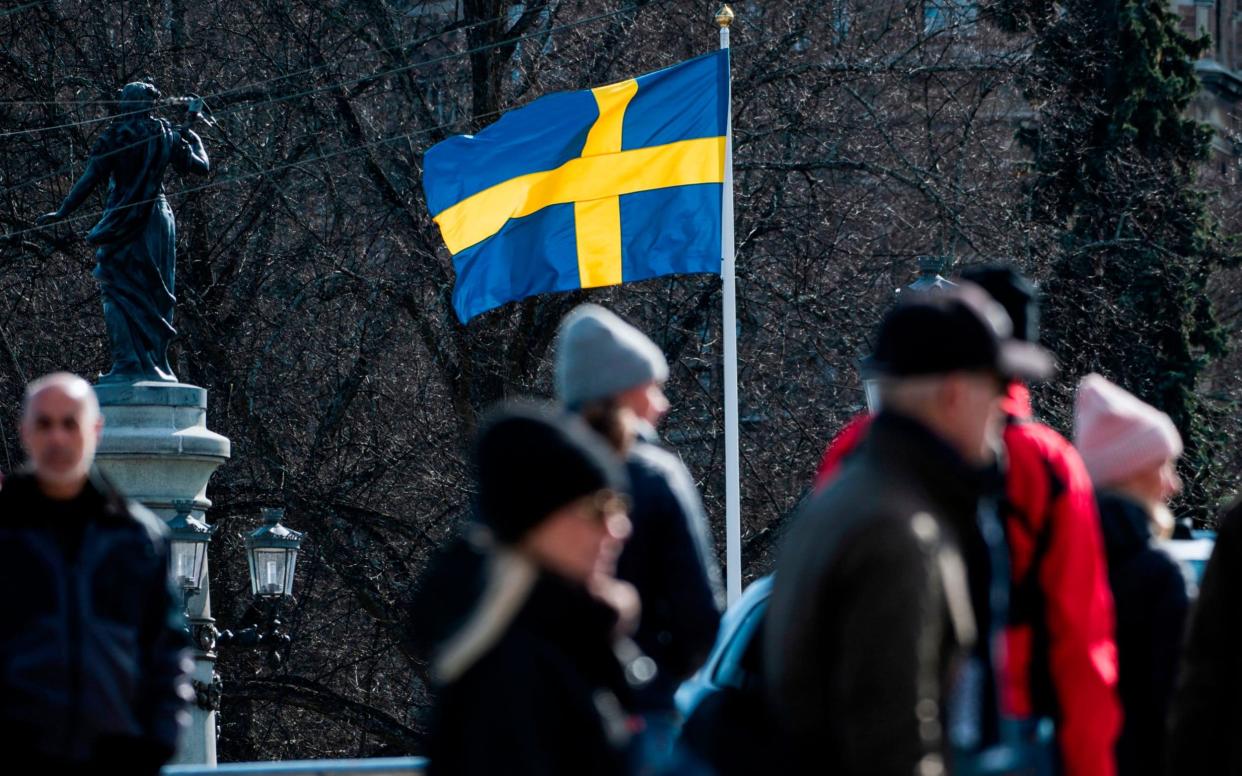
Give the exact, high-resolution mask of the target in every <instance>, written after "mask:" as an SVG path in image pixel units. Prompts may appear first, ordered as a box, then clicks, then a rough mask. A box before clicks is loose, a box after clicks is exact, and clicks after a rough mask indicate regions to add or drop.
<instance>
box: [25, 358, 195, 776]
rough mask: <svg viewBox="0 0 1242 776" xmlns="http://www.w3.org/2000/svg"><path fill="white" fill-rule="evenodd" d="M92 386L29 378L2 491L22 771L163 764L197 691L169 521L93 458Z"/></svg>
mask: <svg viewBox="0 0 1242 776" xmlns="http://www.w3.org/2000/svg"><path fill="white" fill-rule="evenodd" d="M102 431H103V419H102V417H101V416H100V412H99V402H98V400H97V399H96V398H95V392H94V389H92V388H91V386H90V384H89V383H87V382H86V381H85V380H83V379H82V378H80V377H77V376H75V375H71V374H66V373H57V374H52V375H48V376H47V377H43V378H40V379H38V380H36V381H34V382H33V383H31V384H30V385H29V386H28V387H27V389H26V397H25V401H24V402H23V406H22V418H21V439H22V446H23V447H24V448H25V450H26V454H27V457H28V459H29V462H28V464H27V465H26V466H25V467H24V468H23V469H21V470H19V471H17V472H15V473H14V474H13V475H11V476H10V477H8V478H7V479H5V481H4V485H3V488H0V752H3V753H4V756H5V759H6V760H8V761H10V762H16V763H22V764H25V765H26V768H27V769H26V770H25V771H23V772H30V773H36V772H38V773H43V772H48V773H59V772H61V771H64V772H68V769H69V768H80V767H82V766H112V767H115V768H116V769H118V770H117V772H121V773H126V774H152V775H153V774H157V773H158V772H159V769H160V767H161V766H162V765H163V764H164V763H165V762H167V761H168V759H169V758H170V757H171V756H172V754H173V752H174V750H175V747H176V743H177V735H178V733H179V731H180V729H181V728H182V727H183V726H184V723H185V716H186V711H185V704H186V701H187V700H188V699H189V698H190V697H191V696H192V693H191V690H190V688H189V681H188V673H189V671H190V670H191V669H192V668H193V664H192V663H190V662H189V656H188V653H187V652H186V651H185V648H184V647H185V644H186V632H185V624H184V613H183V608H182V604H181V600H180V596H179V594H178V593H177V592H176V590H175V589H174V588H173V587H172V585H171V582H170V579H169V575H168V540H167V538H166V530H165V527H164V524H163V522H162V521H160V520H159V518H157V517H155V515H153V514H151V513H150V512H148V511H147V510H146V509H144V508H143V507H141V506H139V505H138V504H136V503H133V502H130V501H128V500H126V499H125V498H124V497H123V496H121V494H120V493H118V492H117V490H116V489H115V488H114V487H113V486H112V485H111V484H110V483H109V482H108V481H107V480H106V479H105V478H104V477H103V476H102V475H101V474H100V473H99V471H98V470H97V469H95V468H94V467H93V463H94V459H95V448H96V447H97V446H98V444H99V437H100V434H101V433H102Z"/></svg>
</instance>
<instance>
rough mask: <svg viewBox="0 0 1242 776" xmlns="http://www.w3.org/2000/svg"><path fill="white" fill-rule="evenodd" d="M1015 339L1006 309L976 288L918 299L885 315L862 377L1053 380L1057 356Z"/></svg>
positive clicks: (969, 286)
mask: <svg viewBox="0 0 1242 776" xmlns="http://www.w3.org/2000/svg"><path fill="white" fill-rule="evenodd" d="M1012 334H1013V324H1012V322H1011V321H1010V320H1009V316H1008V315H1006V314H1005V309H1004V308H1003V307H1002V306H1001V305H1000V304H999V303H998V302H996V301H995V300H994V299H992V298H991V297H990V296H988V294H987V293H986V292H984V291H983V289H981V288H979V287H978V286H976V285H974V284H973V283H963V284H962V285H960V286H958V287H957V288H954V289H948V290H943V291H936V292H933V293H926V294H919V295H917V296H912V297H909V298H907V299H906V300H905V301H904V302H903V303H901V304H898V305H897V306H896V307H894V308H893V309H892V310H890V311H889V312H888V314H887V315H886V316H884V320H883V321H882V322H881V323H880V331H879V334H878V335H877V336H876V343H875V350H874V352H873V353H872V354H871V355H870V356H868V357H867V358H865V359H863V363H862V368H863V374H864V376H866V377H868V378H873V377H916V376H921V375H937V374H947V373H949V372H962V371H977V370H978V371H993V372H996V373H997V374H998V375H1000V376H1002V377H1007V378H1011V379H1013V378H1016V379H1020V380H1025V381H1029V382H1035V381H1038V380H1043V379H1045V378H1047V377H1049V376H1051V375H1052V373H1053V371H1054V370H1055V362H1054V361H1053V358H1052V355H1051V354H1050V353H1049V352H1048V351H1046V350H1044V349H1043V348H1041V347H1039V346H1038V345H1036V344H1034V343H1031V342H1024V341H1022V340H1019V339H1015V338H1014V337H1013V336H1012Z"/></svg>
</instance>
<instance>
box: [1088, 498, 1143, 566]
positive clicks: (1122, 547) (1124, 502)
mask: <svg viewBox="0 0 1242 776" xmlns="http://www.w3.org/2000/svg"><path fill="white" fill-rule="evenodd" d="M1096 499H1097V501H1099V505H1100V524H1101V527H1102V528H1103V533H1104V544H1105V546H1106V547H1107V549H1108V551H1109V554H1110V555H1113V556H1115V557H1126V556H1128V555H1130V554H1133V553H1135V552H1138V551H1140V550H1142V549H1143V548H1145V547H1147V546H1148V545H1150V544H1151V542H1152V532H1151V521H1150V518H1149V517H1148V515H1147V510H1146V509H1144V508H1143V506H1142V505H1141V504H1139V503H1138V502H1137V501H1134V500H1133V499H1131V498H1129V497H1128V496H1124V495H1122V494H1120V493H1117V492H1115V491H1109V490H1103V491H1100V492H1099V493H1098V494H1097V496H1096Z"/></svg>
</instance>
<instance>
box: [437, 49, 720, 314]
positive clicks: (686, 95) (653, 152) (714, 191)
mask: <svg viewBox="0 0 1242 776" xmlns="http://www.w3.org/2000/svg"><path fill="white" fill-rule="evenodd" d="M728 68H729V60H728V51H717V52H713V53H711V54H707V55H705V56H701V57H697V58H695V59H691V60H689V61H686V62H683V63H681V64H679V65H675V66H673V67H670V68H666V69H664V70H658V71H656V72H654V73H648V74H647V75H642V76H639V77H638V78H631V79H629V80H628V81H621V82H620V83H615V84H610V85H608V86H600V87H598V88H595V89H591V90H586V91H579V92H562V93H557V94H550V95H547V96H545V97H542V98H540V99H538V100H535V101H534V102H532V103H530V104H529V105H526V106H524V107H522V108H519V109H517V110H514V111H511V112H509V113H507V114H505V115H504V116H502V117H501V118H500V120H499V121H497V122H496V123H495V124H492V125H491V126H489V127H487V128H485V129H484V130H482V131H481V132H479V133H478V134H477V135H459V136H457V137H452V138H449V139H448V140H445V141H444V142H442V143H439V144H437V145H435V146H434V147H432V148H431V149H429V150H428V151H427V153H426V155H425V156H424V159H423V188H424V190H425V191H426V194H427V206H428V208H429V209H430V210H431V213H432V216H433V217H434V219H435V222H436V224H438V225H439V227H440V232H441V234H442V235H443V236H444V242H445V244H446V245H447V246H448V249H449V252H450V253H452V254H453V264H454V266H455V268H456V270H457V286H456V288H455V289H454V291H453V306H454V307H455V308H456V310H457V316H458V317H459V318H460V319H461V320H462V321H463V322H465V321H468V320H469V319H470V318H472V317H474V316H475V315H478V314H479V313H482V312H485V311H487V310H490V309H492V308H494V307H497V306H499V305H502V304H504V303H505V302H510V301H514V300H517V299H522V298H525V297H527V296H531V295H533V294H540V293H544V292H547V291H568V290H572V289H575V288H594V287H597V286H609V285H615V284H617V283H625V282H629V281H633V280H643V279H646V278H652V277H657V276H659V275H669V274H674V273H690V272H712V273H719V272H720V257H721V250H720V249H721V243H720V240H721V237H720V207H721V196H722V182H723V180H724V159H725V133H726V131H727V129H726V127H727V123H726V122H727V119H728V100H729V70H728Z"/></svg>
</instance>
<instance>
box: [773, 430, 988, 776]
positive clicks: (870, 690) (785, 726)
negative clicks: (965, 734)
mask: <svg viewBox="0 0 1242 776" xmlns="http://www.w3.org/2000/svg"><path fill="white" fill-rule="evenodd" d="M981 480H982V478H981V477H980V476H979V475H978V473H976V472H974V471H973V470H971V469H970V468H969V467H967V466H966V464H965V463H964V462H963V461H962V459H961V458H960V457H959V456H958V455H957V454H956V453H954V452H953V451H952V450H951V449H950V448H949V447H947V446H946V445H945V444H944V443H943V442H941V441H940V440H939V439H938V438H937V437H935V436H933V435H932V434H931V433H930V432H929V431H927V430H926V429H925V428H924V427H923V426H921V425H919V424H917V423H915V422H914V421H912V420H908V419H906V418H903V417H900V416H897V415H894V414H891V413H881V414H880V415H879V416H878V417H877V418H876V419H875V421H874V424H873V425H872V427H871V430H870V432H869V434H868V438H867V441H866V442H865V443H864V445H863V446H862V447H861V448H860V449H859V451H858V452H857V453H856V454H855V455H854V456H852V457H851V458H850V461H849V463H848V464H847V465H846V467H845V468H844V469H843V470H842V472H841V475H840V477H839V478H838V479H837V480H836V481H835V482H834V483H833V484H832V485H831V486H830V487H828V488H827V489H825V490H824V491H822V492H821V493H820V494H818V495H817V496H815V497H813V498H812V500H811V501H810V502H808V503H807V504H806V505H805V506H804V507H803V508H802V510H801V511H800V513H799V514H798V516H797V518H796V522H795V524H794V526H793V528H792V529H791V531H790V534H789V536H788V537H786V540H785V543H784V547H783V549H782V552H781V554H780V556H779V558H778V561H777V566H776V576H775V582H774V585H773V591H772V598H771V603H770V605H769V607H770V608H769V610H768V619H767V622H766V624H765V634H764V635H765V641H764V652H765V656H764V661H765V672H766V677H765V678H766V681H767V683H768V685H769V693H770V701H771V704H772V709H773V712H774V713H775V714H776V715H777V717H776V719H777V723H778V726H779V728H780V729H781V730H782V731H783V732H784V733H785V734H786V735H787V740H786V742H785V744H786V745H785V746H780V747H775V749H776V750H777V751H780V752H784V753H785V754H786V756H787V757H788V758H789V764H788V765H787V766H786V768H784V769H783V770H781V772H787V773H788V772H796V773H803V772H807V773H831V774H839V775H840V776H855V775H857V774H869V775H875V776H889V775H890V774H891V775H892V776H910V774H912V773H928V774H932V773H942V772H943V771H944V769H945V767H946V765H945V759H946V756H945V749H946V748H947V747H946V743H945V741H944V730H945V728H946V722H945V718H944V710H945V709H944V706H945V703H946V700H947V697H946V696H947V694H948V693H947V685H948V682H949V678H950V665H951V663H952V662H953V661H954V658H956V657H958V656H960V655H961V654H962V653H963V652H964V650H965V648H966V647H967V646H968V645H970V644H972V643H973V640H974V632H975V620H974V616H973V612H972V607H971V603H970V590H969V583H968V580H967V577H966V573H965V569H964V564H963V561H962V556H961V553H960V551H959V549H958V536H960V535H965V534H966V533H967V532H971V531H975V530H976V527H975V522H974V521H975V515H976V509H977V504H978V499H979V496H980V491H981V489H982V481H981ZM773 772H777V771H776V770H774V771H773Z"/></svg>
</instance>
